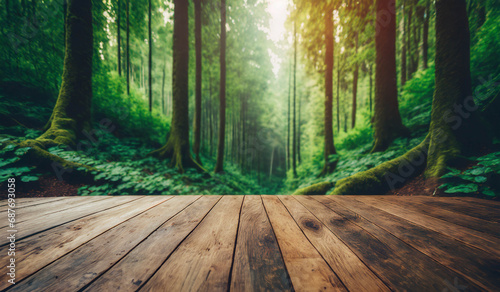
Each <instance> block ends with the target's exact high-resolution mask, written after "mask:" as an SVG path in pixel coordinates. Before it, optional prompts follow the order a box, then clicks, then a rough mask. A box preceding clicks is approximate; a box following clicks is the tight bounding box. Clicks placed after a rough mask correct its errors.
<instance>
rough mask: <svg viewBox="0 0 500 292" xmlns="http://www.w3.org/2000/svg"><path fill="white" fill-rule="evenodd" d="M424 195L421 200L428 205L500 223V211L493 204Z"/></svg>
mask: <svg viewBox="0 0 500 292" xmlns="http://www.w3.org/2000/svg"><path fill="white" fill-rule="evenodd" d="M422 197H424V198H423V199H421V200H422V201H423V203H424V204H426V205H430V206H435V207H438V208H440V209H444V210H450V211H453V212H459V213H462V214H465V215H468V216H472V217H475V218H479V219H482V220H486V221H491V222H495V223H497V224H498V223H500V212H499V210H498V209H497V208H492V207H491V206H484V205H482V204H476V203H474V202H467V201H462V200H455V199H454V198H431V197H427V198H425V196H422ZM410 198H412V197H410ZM424 200H426V201H424ZM485 201H486V200H485Z"/></svg>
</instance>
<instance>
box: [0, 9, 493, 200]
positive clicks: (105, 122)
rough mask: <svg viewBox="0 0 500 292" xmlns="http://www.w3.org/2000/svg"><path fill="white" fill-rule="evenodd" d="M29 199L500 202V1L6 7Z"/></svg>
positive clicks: (9, 129) (1, 96) (3, 86)
mask: <svg viewBox="0 0 500 292" xmlns="http://www.w3.org/2000/svg"><path fill="white" fill-rule="evenodd" d="M0 7H1V8H0V26H1V29H0V31H1V35H2V37H1V40H2V41H1V43H0V185H1V186H2V188H3V189H6V188H7V186H6V185H7V181H8V179H9V178H13V177H15V178H16V180H17V182H18V183H17V187H18V190H17V192H18V193H19V194H20V195H21V194H22V196H36V197H39V196H40V197H43V196H69V195H81V196H99V195H187V194H207V195H208V194H297V195H300V194H303V195H323V194H333V195H381V194H393V195H417V194H418V195H433V196H451V195H469V196H477V197H483V198H490V199H498V197H499V195H500V140H499V138H500V116H499V115H498V112H499V111H500V98H499V95H500V60H499V58H498V56H499V55H500V34H499V33H498V31H497V29H499V27H500V2H498V1H495V0H375V1H370V0H357V1H352V0H325V1H311V0H193V1H186V0H134V1H130V0H104V1H100V0H42V1H37V0H4V1H2V3H1V4H0Z"/></svg>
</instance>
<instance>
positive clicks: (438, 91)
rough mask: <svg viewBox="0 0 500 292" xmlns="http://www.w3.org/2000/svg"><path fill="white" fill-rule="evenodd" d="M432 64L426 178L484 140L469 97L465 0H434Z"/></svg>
mask: <svg viewBox="0 0 500 292" xmlns="http://www.w3.org/2000/svg"><path fill="white" fill-rule="evenodd" d="M435 64H436V75H435V79H436V81H435V84H436V87H435V90H434V99H433V102H432V114H431V125H430V128H429V134H430V139H431V142H430V148H429V155H428V159H427V169H426V172H425V174H426V176H427V177H438V176H441V175H442V174H444V172H445V170H446V168H447V167H448V166H449V165H452V164H453V162H454V160H456V159H457V158H458V156H459V155H467V154H468V153H467V151H468V150H476V149H477V148H478V147H477V146H478V145H477V144H478V143H481V142H484V141H485V137H487V135H485V134H483V131H484V127H482V126H481V125H480V124H479V122H478V117H477V112H476V109H477V106H476V105H475V103H474V99H473V98H472V87H471V78H470V37H469V25H468V18H467V12H466V4H465V0H460V1H456V0H439V1H436V60H435ZM464 110H465V111H464Z"/></svg>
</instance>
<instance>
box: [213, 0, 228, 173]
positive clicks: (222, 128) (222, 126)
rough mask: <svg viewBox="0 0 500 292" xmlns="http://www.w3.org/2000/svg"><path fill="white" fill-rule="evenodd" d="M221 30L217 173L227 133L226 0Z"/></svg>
mask: <svg viewBox="0 0 500 292" xmlns="http://www.w3.org/2000/svg"><path fill="white" fill-rule="evenodd" d="M220 14H221V27H220V28H221V31H220V92H219V93H220V95H219V98H220V104H219V137H218V138H219V141H218V145H217V161H216V162H215V170H214V172H215V173H219V172H222V171H224V140H225V135H226V0H221V6H220Z"/></svg>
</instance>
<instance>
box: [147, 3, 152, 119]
mask: <svg viewBox="0 0 500 292" xmlns="http://www.w3.org/2000/svg"><path fill="white" fill-rule="evenodd" d="M148 4H149V5H148V6H149V7H148V8H149V9H148V28H149V34H148V37H149V41H148V44H149V56H148V57H149V58H148V89H149V90H148V93H149V112H152V111H153V73H152V72H153V71H152V70H153V37H152V35H151V34H152V31H151V0H149V1H148Z"/></svg>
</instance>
